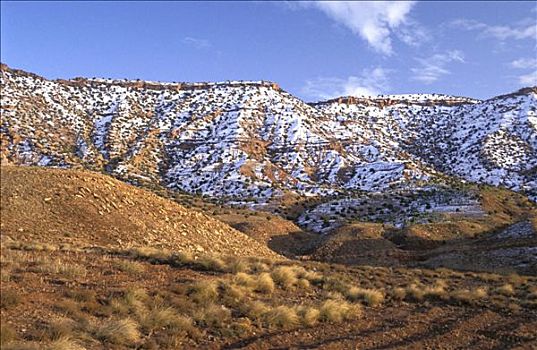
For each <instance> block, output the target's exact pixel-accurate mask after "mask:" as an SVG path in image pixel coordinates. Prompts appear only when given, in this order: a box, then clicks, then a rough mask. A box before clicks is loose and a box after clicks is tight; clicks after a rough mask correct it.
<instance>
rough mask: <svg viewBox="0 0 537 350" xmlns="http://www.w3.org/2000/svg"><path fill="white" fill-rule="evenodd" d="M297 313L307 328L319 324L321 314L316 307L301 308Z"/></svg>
mask: <svg viewBox="0 0 537 350" xmlns="http://www.w3.org/2000/svg"><path fill="white" fill-rule="evenodd" d="M297 313H298V315H299V316H300V319H301V320H302V324H304V325H305V326H308V327H311V326H314V325H315V324H317V322H319V317H320V315H321V312H320V311H319V310H318V309H316V308H314V307H307V306H299V307H298V309H297Z"/></svg>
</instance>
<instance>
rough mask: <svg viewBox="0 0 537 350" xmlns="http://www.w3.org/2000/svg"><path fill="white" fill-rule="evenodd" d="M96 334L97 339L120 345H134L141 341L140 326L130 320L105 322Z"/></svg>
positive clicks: (109, 320) (97, 329)
mask: <svg viewBox="0 0 537 350" xmlns="http://www.w3.org/2000/svg"><path fill="white" fill-rule="evenodd" d="M94 334H95V337H96V338H97V339H100V340H102V341H105V342H109V343H112V344H118V345H127V346H128V345H133V344H135V343H136V342H138V341H139V340H140V332H139V331H138V324H136V322H135V321H133V320H132V319H130V318H124V319H108V320H104V321H102V322H101V324H100V325H99V326H97V327H96V329H95V331H94Z"/></svg>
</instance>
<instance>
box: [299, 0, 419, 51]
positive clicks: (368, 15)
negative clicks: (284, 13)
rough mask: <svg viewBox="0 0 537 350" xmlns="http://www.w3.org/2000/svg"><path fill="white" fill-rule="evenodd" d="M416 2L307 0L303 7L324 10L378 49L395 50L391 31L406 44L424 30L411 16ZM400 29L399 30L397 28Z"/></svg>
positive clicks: (414, 39) (417, 38) (417, 37)
mask: <svg viewBox="0 0 537 350" xmlns="http://www.w3.org/2000/svg"><path fill="white" fill-rule="evenodd" d="M415 3H416V2H415V1H308V2H301V3H300V4H301V6H304V7H313V8H317V9H319V10H321V11H323V12H324V13H325V14H326V15H328V16H329V17H330V18H332V19H333V20H335V21H336V22H338V23H340V24H342V25H344V26H345V27H347V28H349V29H350V30H351V31H352V32H353V33H355V34H358V35H359V36H360V37H361V38H362V39H364V40H366V41H367V42H368V43H369V45H370V46H371V47H373V49H375V50H376V51H378V52H380V53H382V54H385V55H390V54H392V53H393V48H392V39H391V36H392V34H396V35H397V34H399V38H400V39H401V40H402V41H404V42H405V43H416V42H418V41H419V40H421V39H423V37H424V30H423V29H422V28H419V26H418V25H417V24H416V23H415V22H412V21H411V20H409V19H408V15H409V13H410V11H411V9H412V7H413V6H414V5H415ZM396 29H397V31H396Z"/></svg>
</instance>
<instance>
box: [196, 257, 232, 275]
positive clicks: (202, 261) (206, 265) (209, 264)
mask: <svg viewBox="0 0 537 350" xmlns="http://www.w3.org/2000/svg"><path fill="white" fill-rule="evenodd" d="M195 265H196V266H198V267H199V268H201V269H202V270H205V271H215V272H226V270H227V265H226V263H225V262H224V260H222V259H220V258H219V257H214V256H208V255H204V256H202V257H200V258H199V259H197V260H195Z"/></svg>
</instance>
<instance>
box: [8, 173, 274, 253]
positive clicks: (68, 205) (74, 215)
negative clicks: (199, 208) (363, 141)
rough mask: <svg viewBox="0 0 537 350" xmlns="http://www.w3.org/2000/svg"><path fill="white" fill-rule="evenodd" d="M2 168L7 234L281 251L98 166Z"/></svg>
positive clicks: (223, 250) (206, 249) (91, 242)
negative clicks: (88, 168)
mask: <svg viewBox="0 0 537 350" xmlns="http://www.w3.org/2000/svg"><path fill="white" fill-rule="evenodd" d="M1 174H2V186H1V191H2V196H1V222H2V224H1V228H2V237H3V239H6V238H7V237H10V238H11V239H15V240H26V241H33V240H37V241H41V242H43V241H46V242H49V243H57V244H58V243H65V244H70V245H75V246H80V245H82V246H88V245H89V246H92V245H101V246H114V247H122V248H126V247H137V246H149V247H160V248H167V249H173V250H176V251H177V250H181V251H187V252H192V253H202V252H207V253H219V254H231V255H237V256H267V257H275V256H277V255H276V254H275V253H273V252H272V251H271V250H270V249H268V248H266V246H264V245H262V244H259V243H258V242H256V241H255V240H253V239H251V238H249V237H248V236H246V235H245V234H243V233H241V232H239V231H236V230H234V229H233V228H231V227H229V226H227V225H226V224H223V223H221V222H219V221H217V220H214V219H211V218H210V217H208V216H206V215H203V214H201V213H198V212H195V211H192V210H188V209H186V208H184V207H182V206H181V205H179V204H176V203H174V202H172V201H169V200H166V199H164V198H161V197H159V196H157V195H155V194H153V193H151V192H148V191H145V190H142V189H139V188H136V187H134V186H131V185H128V184H125V183H123V182H120V181H118V180H115V179H113V178H110V177H108V176H104V175H101V174H98V173H92V172H88V171H79V170H63V169H47V168H33V167H2V169H1Z"/></svg>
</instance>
